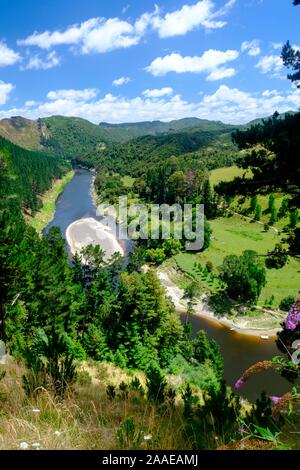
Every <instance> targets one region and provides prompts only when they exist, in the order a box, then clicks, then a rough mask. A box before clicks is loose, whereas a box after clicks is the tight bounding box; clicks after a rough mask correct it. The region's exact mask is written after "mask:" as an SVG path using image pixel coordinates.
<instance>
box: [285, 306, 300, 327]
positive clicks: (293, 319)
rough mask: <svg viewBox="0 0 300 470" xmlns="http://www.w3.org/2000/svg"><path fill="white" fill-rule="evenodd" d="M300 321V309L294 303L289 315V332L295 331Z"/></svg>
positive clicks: (287, 325)
mask: <svg viewBox="0 0 300 470" xmlns="http://www.w3.org/2000/svg"><path fill="white" fill-rule="evenodd" d="M299 321H300V308H299V307H298V305H297V304H296V303H294V304H293V305H292V307H291V309H290V311H289V313H288V316H287V319H286V322H285V328H286V329H287V330H291V331H294V330H295V329H296V328H297V325H298V323H299Z"/></svg>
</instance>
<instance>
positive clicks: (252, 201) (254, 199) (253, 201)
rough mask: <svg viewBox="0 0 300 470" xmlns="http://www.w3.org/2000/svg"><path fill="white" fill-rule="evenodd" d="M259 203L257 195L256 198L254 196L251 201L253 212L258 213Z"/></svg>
mask: <svg viewBox="0 0 300 470" xmlns="http://www.w3.org/2000/svg"><path fill="white" fill-rule="evenodd" d="M257 202H258V201H257V195H256V194H254V196H252V198H251V201H250V210H251V212H255V211H256V207H257Z"/></svg>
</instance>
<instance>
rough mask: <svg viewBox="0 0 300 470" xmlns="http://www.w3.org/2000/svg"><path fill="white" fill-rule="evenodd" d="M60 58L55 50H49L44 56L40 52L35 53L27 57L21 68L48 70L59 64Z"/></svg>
mask: <svg viewBox="0 0 300 470" xmlns="http://www.w3.org/2000/svg"><path fill="white" fill-rule="evenodd" d="M60 63H61V59H60V57H59V56H58V55H57V53H56V52H55V51H52V52H49V54H47V55H46V56H45V57H44V58H43V57H41V56H40V54H35V55H33V56H32V57H30V58H29V61H28V63H27V64H26V65H24V66H22V67H21V70H49V69H53V68H54V67H57V66H58V65H60Z"/></svg>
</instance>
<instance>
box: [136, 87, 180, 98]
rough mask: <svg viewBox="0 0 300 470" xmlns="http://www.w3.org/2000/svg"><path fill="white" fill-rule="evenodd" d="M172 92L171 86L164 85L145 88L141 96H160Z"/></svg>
mask: <svg viewBox="0 0 300 470" xmlns="http://www.w3.org/2000/svg"><path fill="white" fill-rule="evenodd" d="M172 93H173V88H171V87H165V88H160V89H158V88H155V89H153V90H150V89H147V90H145V91H143V93H142V94H143V96H146V98H160V97H161V96H168V95H171V94H172Z"/></svg>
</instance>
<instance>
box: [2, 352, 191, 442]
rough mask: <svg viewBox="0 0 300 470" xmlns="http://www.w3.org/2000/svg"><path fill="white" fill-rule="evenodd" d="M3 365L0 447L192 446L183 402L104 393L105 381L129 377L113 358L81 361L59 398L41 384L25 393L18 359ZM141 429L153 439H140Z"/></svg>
mask: <svg viewBox="0 0 300 470" xmlns="http://www.w3.org/2000/svg"><path fill="white" fill-rule="evenodd" d="M4 367H5V369H6V376H5V377H4V379H3V380H1V382H0V396H1V414H0V429H1V435H0V449H1V450H4V449H12V450H14V449H20V445H21V443H22V442H23V443H24V442H25V443H27V444H28V448H29V449H31V450H33V449H37V448H38V449H45V450H54V449H55V450H63V449H69V450H70V449H73V450H79V449H84V450H108V449H111V450H114V449H158V450H159V449H168V450H175V449H192V444H191V443H189V442H187V441H186V440H185V439H184V434H183V427H184V419H183V406H182V403H177V404H176V406H175V407H171V406H168V405H164V407H157V406H155V405H154V404H152V403H149V402H148V401H147V399H146V397H145V396H143V395H142V394H141V393H140V392H138V391H136V390H132V389H130V390H129V391H128V393H127V394H126V393H124V392H123V393H122V392H121V391H118V390H117V391H116V397H115V398H114V399H112V400H109V399H108V397H107V392H106V386H107V384H114V385H119V384H120V383H121V381H122V380H123V381H124V382H125V383H129V382H130V381H131V380H132V379H133V377H134V375H133V374H129V373H126V372H125V371H123V370H121V369H119V368H118V367H116V366H113V365H112V364H102V363H99V364H97V363H92V364H89V365H88V366H87V365H85V367H86V368H85V373H81V374H79V376H78V380H77V382H76V383H75V384H74V385H73V386H72V387H71V388H70V390H69V391H68V393H67V395H66V397H65V399H64V400H61V399H58V398H57V397H56V398H55V397H54V396H53V395H52V393H51V392H49V391H47V390H45V389H42V390H40V392H39V393H37V395H36V396H34V397H31V398H28V397H27V396H26V395H25V394H24V391H23V389H22V385H21V384H22V375H23V373H24V369H23V367H22V365H20V364H18V363H16V362H15V361H14V360H12V359H9V360H8V364H7V365H5V366H4ZM86 369H87V370H88V372H87V370H86ZM103 374H104V379H103V378H102V375H103ZM34 410H35V411H34ZM36 410H39V411H36ZM127 419H131V420H132V421H133V423H134V426H135V431H134V433H133V435H132V436H131V435H130V433H128V432H127V433H126V428H125V425H124V423H125V421H126V420H127ZM145 435H151V436H152V439H151V440H144V436H145Z"/></svg>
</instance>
